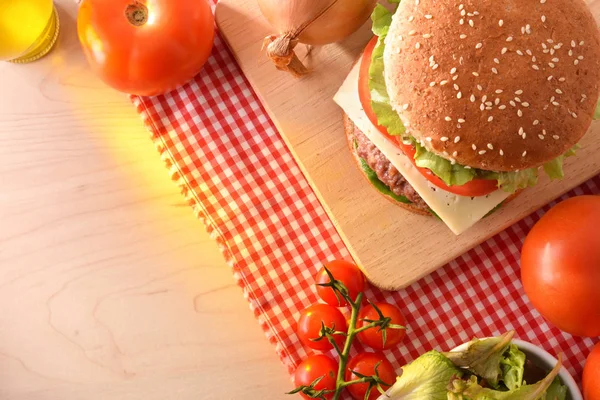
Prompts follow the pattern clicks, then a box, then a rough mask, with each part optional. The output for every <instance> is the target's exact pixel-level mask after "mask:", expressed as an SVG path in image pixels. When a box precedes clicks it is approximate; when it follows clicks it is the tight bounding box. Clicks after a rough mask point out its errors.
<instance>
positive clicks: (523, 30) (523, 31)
mask: <svg viewBox="0 0 600 400" xmlns="http://www.w3.org/2000/svg"><path fill="white" fill-rule="evenodd" d="M521 34H523V35H524V34H525V27H524V26H522V27H521Z"/></svg>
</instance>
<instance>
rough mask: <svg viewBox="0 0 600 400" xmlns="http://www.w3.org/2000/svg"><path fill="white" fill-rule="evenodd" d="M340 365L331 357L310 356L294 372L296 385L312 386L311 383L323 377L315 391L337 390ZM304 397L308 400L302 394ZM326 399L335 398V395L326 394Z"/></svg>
mask: <svg viewBox="0 0 600 400" xmlns="http://www.w3.org/2000/svg"><path fill="white" fill-rule="evenodd" d="M337 370H338V364H337V362H335V361H334V360H333V359H332V358H331V357H328V356H326V355H324V354H314V355H311V356H308V357H307V358H306V359H305V360H304V361H302V362H301V363H300V365H298V368H296V371H295V372H294V384H295V385H296V387H298V386H310V384H311V383H313V382H314V381H315V379H318V378H320V377H323V379H321V380H320V381H319V383H317V384H316V385H315V390H321V389H324V390H332V391H333V390H335V381H336V378H337ZM300 395H301V396H302V397H304V398H305V399H308V398H309V397H308V396H305V395H304V394H302V393H300ZM325 398H327V399H331V398H333V393H331V394H326V395H325Z"/></svg>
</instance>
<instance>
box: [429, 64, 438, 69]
mask: <svg viewBox="0 0 600 400" xmlns="http://www.w3.org/2000/svg"><path fill="white" fill-rule="evenodd" d="M439 66H440V65H439V64H435V65H434V66H433V67H431V69H433V70H436V69H438V68H439Z"/></svg>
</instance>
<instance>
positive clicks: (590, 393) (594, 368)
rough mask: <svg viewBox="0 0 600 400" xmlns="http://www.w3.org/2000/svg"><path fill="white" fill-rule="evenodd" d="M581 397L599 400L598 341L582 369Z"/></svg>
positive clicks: (599, 346)
mask: <svg viewBox="0 0 600 400" xmlns="http://www.w3.org/2000/svg"><path fill="white" fill-rule="evenodd" d="M583 397H584V398H585V400H600V343H599V344H597V345H596V347H594V349H593V350H592V352H591V353H590V355H589V356H588V358H587V361H586V362H585V368H584V369H583Z"/></svg>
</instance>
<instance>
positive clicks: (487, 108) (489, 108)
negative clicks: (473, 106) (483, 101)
mask: <svg viewBox="0 0 600 400" xmlns="http://www.w3.org/2000/svg"><path fill="white" fill-rule="evenodd" d="M493 108H494V107H486V108H485V109H486V110H492V109H493Z"/></svg>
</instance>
